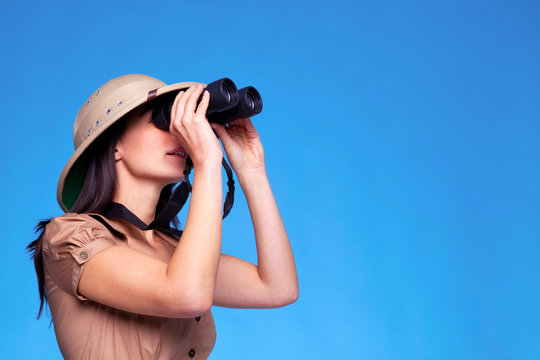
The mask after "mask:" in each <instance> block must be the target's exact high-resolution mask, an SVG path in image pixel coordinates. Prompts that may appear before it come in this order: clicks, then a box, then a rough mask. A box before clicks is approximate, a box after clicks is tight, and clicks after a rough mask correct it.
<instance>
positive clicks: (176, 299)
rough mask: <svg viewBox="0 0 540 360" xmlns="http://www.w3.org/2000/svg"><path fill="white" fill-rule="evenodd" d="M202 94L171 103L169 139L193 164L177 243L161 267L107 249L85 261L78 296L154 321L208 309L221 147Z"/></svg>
mask: <svg viewBox="0 0 540 360" xmlns="http://www.w3.org/2000/svg"><path fill="white" fill-rule="evenodd" d="M201 92H202V88H197V89H190V90H188V91H186V93H185V94H184V95H183V96H182V93H181V94H179V96H178V97H177V98H176V100H175V103H174V104H173V111H172V115H171V118H172V119H173V121H171V130H170V131H171V133H173V134H174V135H175V136H177V138H178V139H179V140H180V141H181V143H182V146H183V147H184V148H185V149H186V150H187V151H188V153H189V154H190V156H191V157H192V159H193V163H194V176H193V192H192V198H191V201H190V205H189V213H188V217H187V220H186V225H185V229H184V233H183V235H182V240H181V241H180V243H179V245H178V247H177V249H176V250H175V252H174V254H173V256H172V258H171V260H170V262H169V263H168V264H167V263H164V262H162V261H159V260H157V259H155V258H153V257H150V256H146V255H144V254H141V253H138V252H136V251H134V250H131V249H129V248H127V247H122V246H113V247H111V248H108V249H106V250H103V251H102V252H100V253H98V254H97V255H96V256H94V257H93V258H92V259H90V260H89V261H88V262H87V263H86V265H85V269H84V272H83V274H82V276H81V279H80V281H79V284H78V291H79V293H80V294H82V295H84V296H86V297H88V298H89V299H92V300H94V301H96V302H99V303H102V304H105V305H108V306H112V307H114V308H117V309H121V310H125V311H129V312H133V313H139V314H148V315H155V316H167V317H192V316H197V315H200V314H202V313H205V312H207V311H208V310H209V309H210V307H211V306H212V302H213V297H214V290H215V282H216V276H217V268H218V263H219V258H220V252H221V224H222V220H221V201H222V197H223V194H222V182H221V159H222V156H223V153H222V150H221V146H220V145H219V142H218V140H217V138H216V136H215V135H214V133H213V132H212V129H211V128H210V126H209V124H208V121H207V120H206V119H205V113H206V108H207V106H208V95H205V97H204V98H203V101H202V102H201V104H200V105H199V107H198V108H197V111H196V112H195V108H196V101H197V99H198V97H199V95H200V93H201Z"/></svg>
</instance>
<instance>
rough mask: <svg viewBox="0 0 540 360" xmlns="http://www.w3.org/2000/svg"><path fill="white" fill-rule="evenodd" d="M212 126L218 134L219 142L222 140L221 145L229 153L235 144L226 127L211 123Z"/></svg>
mask: <svg viewBox="0 0 540 360" xmlns="http://www.w3.org/2000/svg"><path fill="white" fill-rule="evenodd" d="M210 126H211V127H212V129H214V131H215V132H216V134H217V136H218V138H219V140H221V143H222V144H223V147H224V148H225V151H227V150H228V149H229V148H230V146H231V145H232V143H233V139H232V138H231V136H230V135H229V133H228V132H227V129H226V128H225V125H221V124H218V123H211V124H210Z"/></svg>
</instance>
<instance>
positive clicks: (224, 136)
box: [211, 118, 264, 176]
mask: <svg viewBox="0 0 540 360" xmlns="http://www.w3.org/2000/svg"><path fill="white" fill-rule="evenodd" d="M211 126H212V128H213V129H214V130H215V131H216V133H217V135H218V136H219V138H220V140H221V142H222V144H223V148H224V149H225V152H226V153H227V158H228V159H229V162H230V163H231V166H232V168H233V170H234V171H235V172H236V174H237V175H239V176H240V175H243V174H244V173H246V172H250V171H254V170H255V171H257V170H264V150H263V146H262V143H261V139H260V137H259V134H258V133H257V130H255V127H254V126H253V124H252V123H251V120H250V119H249V118H245V119H238V120H236V121H232V122H230V123H229V124H228V127H226V126H224V125H221V124H217V123H212V124H211Z"/></svg>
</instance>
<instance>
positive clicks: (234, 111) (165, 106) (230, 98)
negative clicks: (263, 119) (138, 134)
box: [152, 78, 262, 130]
mask: <svg viewBox="0 0 540 360" xmlns="http://www.w3.org/2000/svg"><path fill="white" fill-rule="evenodd" d="M206 90H208V92H209V93H210V103H209V104H208V110H207V111H206V116H207V118H208V121H209V122H215V123H219V124H226V123H228V122H231V121H234V120H237V119H240V118H246V117H251V116H254V115H257V114H258V113H260V112H261V111H262V98H261V95H260V94H259V92H258V91H257V89H255V88H254V87H252V86H247V87H245V88H242V89H240V90H238V88H237V87H236V85H235V83H234V82H233V81H232V80H231V79H229V78H223V79H219V80H216V81H214V82H212V83H210V84H208V85H206ZM176 95H177V93H176V92H175V93H171V94H164V95H163V96H160V97H158V98H157V99H156V100H155V101H156V102H157V104H156V106H155V107H154V110H153V112H152V122H153V123H154V124H155V125H156V127H158V128H159V129H162V130H169V126H170V122H171V108H172V105H173V102H174V99H175V98H176ZM201 100H202V94H201V96H200V97H199V99H198V100H197V105H198V104H199V103H200V102H201Z"/></svg>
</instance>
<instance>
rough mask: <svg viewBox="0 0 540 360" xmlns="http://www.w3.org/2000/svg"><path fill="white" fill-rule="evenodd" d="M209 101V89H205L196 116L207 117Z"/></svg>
mask: <svg viewBox="0 0 540 360" xmlns="http://www.w3.org/2000/svg"><path fill="white" fill-rule="evenodd" d="M209 103H210V93H209V92H208V90H204V93H203V97H202V100H201V102H200V103H199V106H198V107H197V112H196V113H195V116H202V117H203V118H204V117H206V111H207V110H208V104H209Z"/></svg>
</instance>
